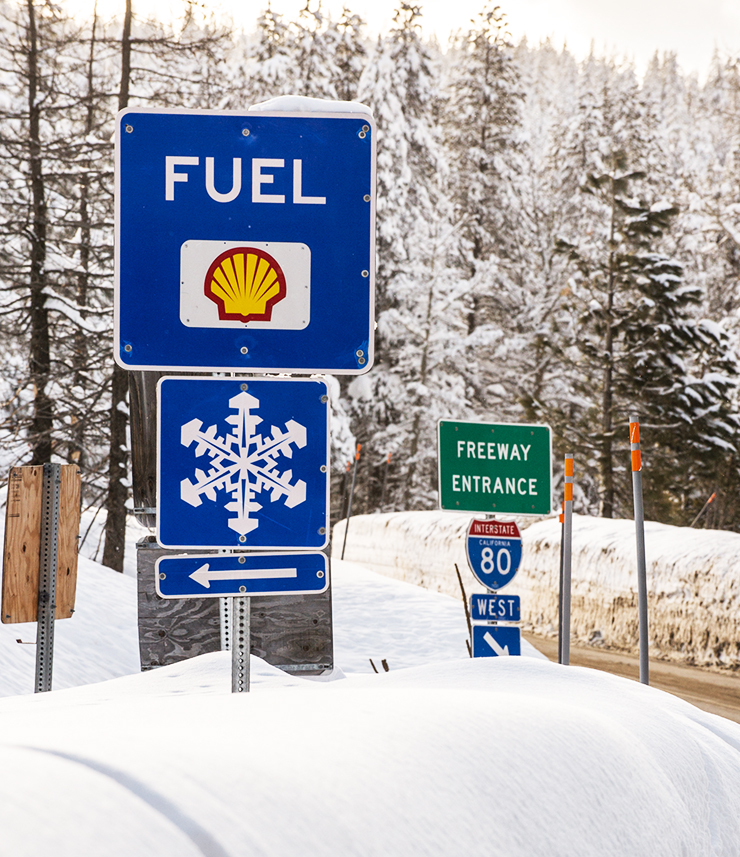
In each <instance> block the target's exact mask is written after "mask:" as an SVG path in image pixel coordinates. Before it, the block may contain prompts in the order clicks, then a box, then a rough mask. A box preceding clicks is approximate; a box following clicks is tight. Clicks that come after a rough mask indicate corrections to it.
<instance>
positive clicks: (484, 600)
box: [470, 593, 521, 622]
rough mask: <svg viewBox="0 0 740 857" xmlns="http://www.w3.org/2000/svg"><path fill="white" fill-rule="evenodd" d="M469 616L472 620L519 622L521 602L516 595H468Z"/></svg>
mask: <svg viewBox="0 0 740 857" xmlns="http://www.w3.org/2000/svg"><path fill="white" fill-rule="evenodd" d="M470 618H471V619H472V620H473V622H486V621H491V620H495V621H498V622H519V621H520V619H521V602H520V599H519V596H518V595H493V594H491V593H486V594H485V595H471V596H470Z"/></svg>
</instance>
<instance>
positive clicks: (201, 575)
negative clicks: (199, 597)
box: [190, 563, 298, 589]
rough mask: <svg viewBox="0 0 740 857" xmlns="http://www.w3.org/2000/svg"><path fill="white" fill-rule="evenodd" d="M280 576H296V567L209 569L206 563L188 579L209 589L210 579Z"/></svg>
mask: <svg viewBox="0 0 740 857" xmlns="http://www.w3.org/2000/svg"><path fill="white" fill-rule="evenodd" d="M282 577H298V569H297V568H250V569H243V568H235V569H223V570H221V571H211V568H210V566H209V564H208V563H205V565H202V566H201V567H200V568H198V569H196V570H195V571H194V572H193V573H192V574H191V575H190V579H191V580H194V581H195V582H196V583H199V584H200V585H201V586H205V588H206V589H210V586H211V581H212V580H274V579H275V578H282Z"/></svg>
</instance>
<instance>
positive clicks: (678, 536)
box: [333, 512, 740, 667]
mask: <svg viewBox="0 0 740 857" xmlns="http://www.w3.org/2000/svg"><path fill="white" fill-rule="evenodd" d="M470 519H471V516H470V515H465V514H457V513H448V512H404V513H392V514H383V515H362V516H357V517H353V518H352V520H351V523H350V527H349V534H348V539H347V550H346V554H345V556H346V558H347V559H350V560H353V561H356V562H363V563H365V564H367V565H369V566H370V567H372V568H373V569H374V570H375V571H379V572H381V573H383V574H387V575H389V576H391V577H397V578H399V579H401V580H406V581H408V582H410V583H415V584H418V585H421V586H425V587H427V588H429V589H432V590H436V591H438V592H444V593H446V594H447V595H452V596H454V597H460V590H459V585H458V582H457V578H456V576H455V569H454V564H455V563H457V565H458V567H459V569H460V572H461V574H462V575H463V580H464V582H465V587H466V590H467V591H468V592H471V591H473V592H475V591H482V587H481V586H480V584H479V583H478V582H477V581H476V580H475V578H473V576H472V574H471V573H470V571H469V569H468V565H467V559H466V557H465V532H466V529H467V526H468V524H469V522H470ZM344 526H345V522H344V521H340V522H339V523H338V524H337V525H336V527H335V528H334V537H333V544H334V546H335V547H334V550H335V551H341V544H342V541H343V539H344ZM645 540H646V552H647V561H648V591H649V602H650V604H649V608H650V646H651V655H652V656H658V657H665V658H671V659H674V660H679V661H684V662H686V663H696V664H702V665H713V666H733V667H736V666H739V665H740V609H739V608H740V535H738V534H735V533H727V532H720V531H716V530H692V529H689V528H686V527H671V526H667V525H664V524H656V523H650V522H648V523H647V524H646V530H645ZM523 542H524V554H523V558H522V565H521V568H520V571H519V573H518V575H517V576H516V578H515V580H514V582H513V584H512V585H511V587H510V589H511V591H512V592H515V593H517V594H520V595H521V596H522V619H523V620H524V622H525V623H527V624H528V625H529V626H530V627H531V628H533V629H534V630H536V631H537V632H539V633H545V634H553V633H556V632H557V598H558V575H559V561H560V525H559V523H558V522H557V520H556V519H554V518H553V519H548V520H545V521H540V522H538V523H535V524H532V525H531V526H529V527H528V528H527V529H526V530H524V531H523ZM507 591H509V590H507ZM572 631H573V634H574V636H575V637H576V638H578V639H581V640H583V641H588V642H592V643H603V644H605V645H608V646H613V647H615V648H619V649H624V650H630V651H636V647H637V634H638V632H637V579H636V562H635V541H634V523H633V522H632V521H613V520H606V519H599V518H588V517H585V516H579V515H576V516H575V517H574V524H573V615H572Z"/></svg>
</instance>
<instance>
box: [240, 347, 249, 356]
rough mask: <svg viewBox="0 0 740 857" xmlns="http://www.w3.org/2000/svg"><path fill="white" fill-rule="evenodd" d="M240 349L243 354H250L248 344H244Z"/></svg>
mask: <svg viewBox="0 0 740 857" xmlns="http://www.w3.org/2000/svg"><path fill="white" fill-rule="evenodd" d="M239 350H240V351H241V353H242V354H248V353H249V349H248V348H247V346H246V345H242V347H241V348H240V349H239Z"/></svg>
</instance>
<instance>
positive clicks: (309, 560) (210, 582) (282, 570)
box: [156, 552, 329, 598]
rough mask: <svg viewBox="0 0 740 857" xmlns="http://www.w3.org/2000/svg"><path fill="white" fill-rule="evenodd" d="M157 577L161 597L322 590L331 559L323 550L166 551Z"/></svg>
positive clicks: (221, 595) (301, 592) (297, 593)
mask: <svg viewBox="0 0 740 857" xmlns="http://www.w3.org/2000/svg"><path fill="white" fill-rule="evenodd" d="M156 583H157V594H158V595H159V596H160V597H161V598H222V597H224V596H228V595H302V594H304V593H310V592H316V593H318V592H324V591H325V590H326V588H327V587H328V585H329V561H328V559H327V557H326V555H325V554H323V553H319V552H311V553H309V552H306V553H248V554H219V555H215V554H208V555H203V554H200V555H197V554H188V555H185V556H163V557H160V558H159V559H158V560H157V571H156Z"/></svg>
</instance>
